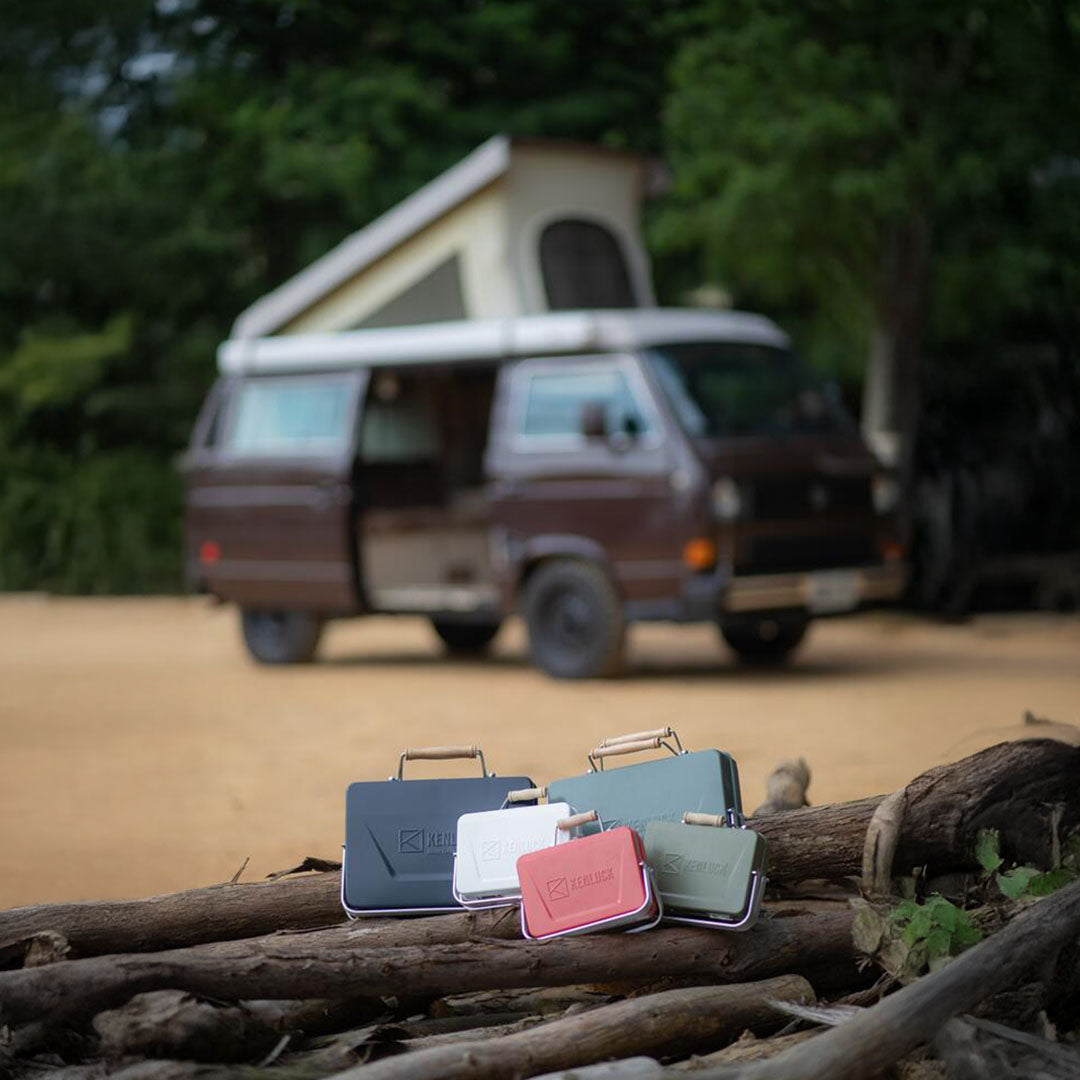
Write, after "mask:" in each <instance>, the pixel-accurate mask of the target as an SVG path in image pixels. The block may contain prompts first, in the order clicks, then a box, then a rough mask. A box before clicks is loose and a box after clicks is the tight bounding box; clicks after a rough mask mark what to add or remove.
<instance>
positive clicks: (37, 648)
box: [0, 596, 1080, 907]
mask: <svg viewBox="0 0 1080 1080" xmlns="http://www.w3.org/2000/svg"><path fill="white" fill-rule="evenodd" d="M630 662H631V670H630V673H629V675H628V676H627V677H626V678H624V679H622V680H619V681H615V682H597V683H584V684H571V683H557V682H553V681H551V680H549V679H547V678H546V677H544V676H543V675H541V674H539V673H538V672H536V671H534V670H533V669H532V668H531V667H530V666H529V665H528V663H527V661H526V654H525V649H524V639H523V635H522V631H521V628H520V626H518V625H515V624H511V625H508V626H507V627H506V628H504V631H503V633H502V635H500V638H499V639H498V641H497V648H496V651H495V654H494V656H493V657H492V658H491V659H489V660H486V661H476V662H472V661H470V662H451V661H448V660H446V659H445V658H443V656H442V655H441V653H440V651H439V648H438V646H437V644H436V642H435V639H434V637H433V635H432V634H431V632H430V630H429V628H428V626H427V625H426V623H424V622H423V621H421V620H417V619H371V620H366V621H354V622H348V623H341V624H338V625H335V626H333V627H332V628H331V629H330V631H329V633H328V634H327V636H326V638H325V639H324V644H323V648H322V662H320V663H318V664H316V665H313V666H311V667H308V668H302V669H288V670H267V669H260V668H257V667H255V666H254V665H253V664H251V663H250V662H249V661H248V660H247V658H246V656H245V655H244V654H243V652H242V648H241V645H240V642H239V637H238V632H237V627H236V615H235V612H233V611H232V610H230V609H228V608H215V607H212V606H209V605H208V604H207V603H206V602H205V601H203V600H200V599H190V600H179V599H151V600H58V599H49V598H44V597H38V596H25V597H21V596H20V597H6V598H0V785H2V787H0V907H8V906H14V905H20V904H29V903H35V902H39V901H46V900H66V899H89V898H105V897H126V896H139V895H148V894H152V893H158V892H166V891H170V890H173V889H180V888H186V887H191V886H196V885H203V884H209V883H212V882H220V881H223V880H227V879H228V878H230V877H232V875H233V874H234V873H235V871H236V870H237V869H238V868H239V867H240V865H241V864H242V863H243V862H244V860H245V859H246V858H248V857H250V863H249V865H248V867H247V869H246V871H245V874H244V876H245V878H247V879H254V878H258V877H260V876H262V875H265V874H266V873H268V872H270V871H273V870H278V869H282V868H284V867H287V866H291V865H294V864H295V863H296V862H297V861H299V859H300V858H302V857H303V856H305V855H309V854H310V855H321V856H324V857H329V858H336V857H338V853H339V851H340V844H341V836H342V829H343V820H342V815H343V795H344V789H345V785H346V784H347V783H348V782H349V781H350V780H354V779H381V778H384V777H386V776H387V775H389V773H390V772H391V771H392V770H393V769H394V768H395V766H396V761H397V752H398V750H399V749H400V748H401V747H403V746H405V745H407V744H408V745H424V744H431V743H447V742H478V743H480V744H481V745H482V746H483V748H484V750H485V752H486V754H487V756H488V762H489V765H490V766H491V767H492V768H494V769H495V770H496V771H498V772H501V773H504V774H521V773H524V774H526V775H529V776H532V777H533V778H534V779H535V780H536V781H538V782H546V781H548V780H550V779H553V778H555V777H558V776H563V775H570V774H572V773H577V772H581V771H583V768H584V765H585V752H586V750H587V749H588V748H589V747H591V746H593V745H594V744H595V743H596V742H597V740H598V739H600V738H601V737H602V736H605V735H609V734H613V733H617V732H621V731H632V730H637V729H641V728H651V727H658V726H660V725H663V724H673V725H675V726H676V727H677V728H678V730H679V732H680V734H681V735H682V737H683V741H684V742H685V743H686V744H687V745H688V746H690V747H691V748H701V747H705V746H718V747H722V748H724V749H727V750H729V751H731V752H732V753H733V754H734V755H735V756H736V758H737V759H738V762H739V766H740V770H741V774H742V778H743V791H744V800H745V802H746V804H747V806H748V807H753V806H755V805H756V804H757V803H758V802H759V801H761V799H762V797H763V793H764V781H765V777H766V775H767V774H768V772H769V770H770V769H771V768H772V766H773V765H774V764H775V763H776V762H777V761H778V760H779V759H781V758H784V757H790V756H794V755H800V754H801V755H803V756H805V757H806V758H807V760H808V761H809V762H810V765H811V768H812V770H813V774H814V779H813V782H812V784H811V788H810V797H811V799H812V800H813V801H815V802H827V801H831V800H835V799H847V798H855V797H858V796H861V795H868V794H873V793H877V792H882V791H888V790H891V789H893V788H895V787H897V786H899V785H901V784H902V783H904V782H905V781H907V780H908V779H910V778H911V777H912V776H914V775H916V774H917V773H918V772H920V771H922V770H923V769H925V768H927V767H929V766H931V765H934V764H936V763H938V762H941V761H945V760H950V759H952V758H956V757H960V756H962V755H964V754H967V753H970V752H972V751H974V750H976V749H978V748H980V747H983V746H988V745H990V744H991V743H994V742H998V741H1000V740H1001V739H1003V738H1014V737H1017V736H1018V735H1020V734H1023V732H1024V729H1023V728H1021V727H1020V726H1019V721H1020V718H1021V716H1022V714H1023V712H1024V710H1025V709H1030V710H1032V711H1033V712H1034V713H1036V714H1037V715H1039V716H1045V717H1051V718H1053V719H1055V720H1058V721H1062V722H1065V723H1069V724H1077V723H1080V620H1077V619H1076V618H1065V617H1048V616H1010V617H985V618H980V619H977V620H975V621H973V622H970V623H967V624H964V625H938V624H933V623H926V622H921V621H918V620H915V619H911V618H908V617H906V616H900V615H893V614H878V615H869V616H862V617H857V618H850V619H842V620H834V621H831V622H827V623H822V624H819V625H818V626H817V627H816V628H815V630H814V632H813V634H812V636H811V639H810V641H809V643H808V645H807V646H806V648H805V649H804V650H803V652H802V653H801V654H800V656H799V660H798V663H797V664H796V665H795V666H793V667H792V668H791V669H790V670H787V671H783V672H780V673H771V674H766V673H760V672H752V671H751V672H748V671H746V670H744V669H741V668H739V667H738V666H737V665H736V664H735V663H734V661H733V660H732V658H731V656H730V655H729V654H728V653H726V652H725V651H724V650H723V649H722V648H721V647H720V646H719V645H718V644H717V639H716V636H715V634H714V632H713V631H712V629H711V628H710V627H707V626H692V627H670V626H647V627H640V628H637V629H635V631H634V633H633V636H632V648H631V656H630ZM1027 730H1028V731H1030V730H1031V729H1030V728H1028V729H1027ZM474 767H475V766H474V765H473V763H471V762H449V763H430V762H425V763H420V765H419V766H418V767H417V768H416V769H415V770H413V774H414V775H417V776H421V775H423V776H432V775H441V774H442V775H449V774H454V775H464V774H466V773H468V772H469V771H470V770H471V769H472V768H474ZM406 775H409V774H408V773H407V774H406Z"/></svg>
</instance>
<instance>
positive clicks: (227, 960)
mask: <svg viewBox="0 0 1080 1080" xmlns="http://www.w3.org/2000/svg"><path fill="white" fill-rule="evenodd" d="M851 926H852V917H851V914H850V913H849V912H836V913H833V914H826V915H803V916H793V917H792V918H789V919H769V920H764V921H763V922H762V923H760V924H759V925H758V926H757V927H755V928H754V930H753V931H752V932H750V933H748V934H721V933H717V932H715V931H711V930H689V929H670V930H669V929H659V930H654V931H652V932H650V933H648V934H616V935H610V934H597V935H593V936H591V937H587V938H576V939H575V938H564V939H561V940H557V941H549V942H545V943H542V944H538V943H533V942H523V941H507V942H501V941H490V942H483V943H469V944H463V945H431V946H409V947H402V948H393V949H363V948H357V947H352V948H343V947H342V945H341V942H340V941H335V943H334V945H333V947H327V946H326V945H325V944H323V943H322V942H321V941H320V940H319V939H321V938H323V937H324V936H325V935H327V934H330V935H336V931H321V932H314V933H311V934H297V935H271V936H270V937H268V938H257V939H253V940H250V941H244V942H229V943H218V944H215V945H202V946H197V947H195V948H192V949H177V950H173V951H170V952H163V953H150V954H145V953H134V954H131V955H126V956H124V955H121V956H104V957H91V958H88V959H85V960H69V961H66V962H65V963H62V964H52V965H50V966H49V967H44V968H26V969H21V970H17V971H5V972H0V1023H9V1024H13V1023H20V1022H23V1021H25V1020H32V1019H35V1018H40V1017H41V1016H45V1015H50V1016H55V1017H61V1016H77V1015H80V1014H82V1015H85V1014H86V1013H88V1012H97V1011H100V1010H101V1009H106V1008H112V1007H115V1006H116V1005H119V1004H121V1003H122V1002H124V1001H127V1000H128V999H129V998H130V997H132V996H133V995H135V994H138V993H145V992H147V991H150V990H166V989H171V990H186V991H188V992H189V993H193V994H201V995H203V996H205V997H212V998H217V999H219V1000H223V1001H239V1000H244V999H246V998H303V997H315V996H319V997H343V996H350V997H351V996H355V995H357V994H358V993H360V994H364V995H369V996H377V995H383V994H398V995H400V994H427V995H430V996H433V997H434V996H438V995H441V994H444V993H445V992H446V989H447V987H453V988H454V989H455V990H458V991H460V992H462V993H464V992H468V991H472V990H497V989H513V988H516V987H534V986H568V985H571V984H578V983H599V982H614V981H616V980H628V979H636V980H640V981H649V980H655V978H656V975H657V972H658V971H663V972H664V973H665V974H667V975H669V976H671V977H676V978H677V977H680V976H683V975H693V976H695V977H699V978H701V979H702V980H703V981H705V980H721V981H724V982H740V981H744V980H747V979H760V978H767V977H769V976H773V975H778V974H781V973H785V972H802V971H814V972H817V971H820V970H821V969H824V968H826V967H827V966H830V965H831V966H833V967H835V968H837V969H840V970H841V971H843V972H844V974H845V977H846V978H847V979H849V980H851V981H854V970H855V969H854V957H853V943H852V938H851Z"/></svg>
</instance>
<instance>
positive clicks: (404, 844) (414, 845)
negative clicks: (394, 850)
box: [398, 829, 424, 855]
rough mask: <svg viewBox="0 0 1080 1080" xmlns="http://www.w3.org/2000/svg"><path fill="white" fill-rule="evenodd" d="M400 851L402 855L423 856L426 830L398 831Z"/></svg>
mask: <svg viewBox="0 0 1080 1080" xmlns="http://www.w3.org/2000/svg"><path fill="white" fill-rule="evenodd" d="M398 851H399V852H400V853H401V854H402V855H423V854H424V830H423V829H398Z"/></svg>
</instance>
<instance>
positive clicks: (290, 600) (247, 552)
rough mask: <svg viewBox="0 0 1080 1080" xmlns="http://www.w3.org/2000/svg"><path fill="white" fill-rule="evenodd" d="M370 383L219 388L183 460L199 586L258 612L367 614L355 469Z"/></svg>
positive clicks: (356, 378) (320, 379) (193, 572)
mask: <svg viewBox="0 0 1080 1080" xmlns="http://www.w3.org/2000/svg"><path fill="white" fill-rule="evenodd" d="M366 385H367V372H366V371H349V372H329V373H319V374H303V375H267V376H244V377H237V378H232V379H228V380H224V381H223V382H222V383H220V384H219V387H218V388H217V391H216V392H217V396H218V401H217V404H216V409H217V412H216V414H215V415H213V416H210V417H205V416H204V417H200V421H199V423H198V424H197V425H196V429H195V434H194V436H193V439H192V445H191V447H190V448H189V451H188V453H187V454H186V455H185V458H184V460H183V462H182V469H183V471H184V474H185V479H186V486H187V548H188V576H189V579H191V578H194V579H195V582H196V584H198V585H199V586H201V587H202V588H204V589H205V590H206V591H208V592H210V593H213V594H214V595H215V596H218V597H220V598H221V599H223V600H231V601H234V602H236V603H238V604H240V605H242V606H244V607H247V608H261V609H288V610H301V611H315V612H320V613H323V614H327V615H330V614H344V613H348V612H351V611H355V610H356V609H357V607H358V606H359V583H358V581H357V571H356V558H355V548H354V542H353V489H352V470H353V461H354V457H355V453H356V426H357V425H356V417H357V414H358V411H359V407H360V402H361V399H362V397H363V394H364V391H365V388H366ZM213 407H214V403H213V401H208V403H207V409H211V408H213Z"/></svg>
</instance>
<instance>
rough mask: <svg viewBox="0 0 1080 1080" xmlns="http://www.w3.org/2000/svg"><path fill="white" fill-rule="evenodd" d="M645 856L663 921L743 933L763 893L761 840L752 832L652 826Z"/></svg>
mask: <svg viewBox="0 0 1080 1080" xmlns="http://www.w3.org/2000/svg"><path fill="white" fill-rule="evenodd" d="M645 856H646V858H647V859H648V862H649V865H650V866H651V867H652V868H653V873H654V875H655V879H656V887H657V890H658V891H659V893H660V897H661V900H662V901H663V904H664V919H665V921H667V922H683V923H690V924H692V925H695V926H697V925H702V926H711V927H715V928H716V929H725V930H748V929H749V928H750V927H751V926H753V924H754V922H755V921H756V919H757V916H758V911H759V909H760V906H761V896H762V893H763V892H764V889H765V859H766V843H765V838H764V837H763V836H761V835H760V834H759V833H756V832H754V831H753V830H752V829H746V828H734V829H733V828H730V827H727V826H725V827H720V828H717V827H715V826H711V825H687V824H678V823H674V822H670V821H652V822H650V823H649V825H648V826H647V828H646V830H645Z"/></svg>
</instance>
